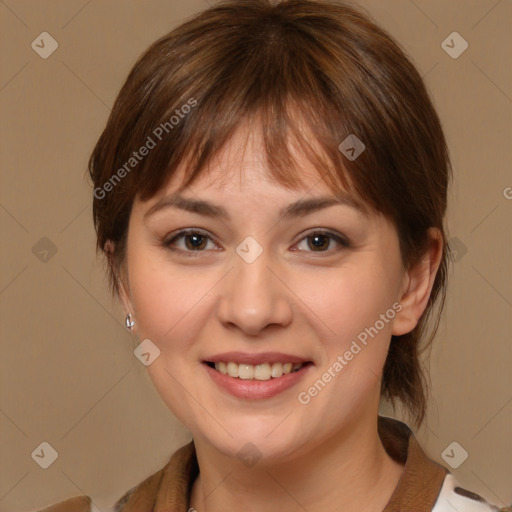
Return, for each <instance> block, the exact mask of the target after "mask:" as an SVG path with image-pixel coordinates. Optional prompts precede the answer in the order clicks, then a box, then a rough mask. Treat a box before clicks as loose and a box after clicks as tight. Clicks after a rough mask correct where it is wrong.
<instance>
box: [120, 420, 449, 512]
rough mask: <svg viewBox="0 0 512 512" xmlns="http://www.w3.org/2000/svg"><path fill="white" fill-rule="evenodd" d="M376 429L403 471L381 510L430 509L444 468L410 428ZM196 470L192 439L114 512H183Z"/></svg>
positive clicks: (389, 423)
mask: <svg viewBox="0 0 512 512" xmlns="http://www.w3.org/2000/svg"><path fill="white" fill-rule="evenodd" d="M378 431H379V436H380V438H381V440H382V444H383V445H384V447H385V449H386V451H387V452H388V453H389V455H390V456H391V457H393V459H395V460H396V461H397V462H400V463H402V464H405V468H404V472H403V473H402V477H401V478H400V481H399V482H398V485H397V487H396V489H395V492H394V493H393V495H392V496H391V499H390V500H389V502H388V504H387V505H386V508H385V509H384V510H383V512H403V511H404V510H414V512H431V510H432V508H433V507H434V504H435V502H436V500H437V498H438V496H439V493H440V491H441V487H442V485H443V481H444V478H445V476H446V474H447V469H446V468H444V467H443V466H441V465H439V464H437V463H436V462H434V461H432V460H430V459H429V458H428V457H427V456H426V455H425V453H424V452H423V450H422V449H421V447H420V445H419V444H418V441H417V440H416V439H415V437H414V434H413V433H412V431H411V430H410V428H409V427H408V426H407V425H405V424H404V423H402V422H400V421H398V420H395V419H392V418H386V417H384V416H379V418H378ZM198 473H199V467H198V465H197V459H196V452H195V446H194V442H193V441H191V442H190V443H188V444H187V445H185V446H182V447H181V448H180V449H178V450H177V451H176V452H175V453H174V454H173V455H172V457H171V459H170V460H169V462H168V463H167V464H166V466H164V467H163V468H162V469H161V470H160V471H158V472H156V473H154V474H153V475H151V476H150V477H149V478H147V479H146V480H144V481H143V482H142V483H141V484H139V485H138V486H137V487H135V488H134V489H132V490H131V491H129V493H127V494H126V495H125V496H124V497H123V498H121V500H119V501H118V503H117V504H116V508H115V509H114V510H115V512H146V511H148V510H152V511H154V512H171V511H172V512H187V511H188V507H189V496H190V490H191V488H192V484H193V483H194V480H195V478H196V477H197V475H198Z"/></svg>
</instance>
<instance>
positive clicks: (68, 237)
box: [0, 0, 512, 512]
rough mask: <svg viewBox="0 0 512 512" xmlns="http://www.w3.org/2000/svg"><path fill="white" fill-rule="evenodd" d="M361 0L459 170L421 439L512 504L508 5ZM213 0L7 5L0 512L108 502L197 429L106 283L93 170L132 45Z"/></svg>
mask: <svg viewBox="0 0 512 512" xmlns="http://www.w3.org/2000/svg"><path fill="white" fill-rule="evenodd" d="M359 4H360V5H362V6H364V7H366V8H367V9H368V10H369V12H370V14H372V15H373V16H374V17H375V18H376V20H377V21H378V22H380V23H381V24H382V25H383V26H384V27H385V28H387V29H388V30H390V32H391V33H392V34H393V35H394V36H395V37H396V38H397V39H398V40H399V42H400V43H401V44H402V45H403V46H404V47H405V49H406V50H407V51H408V52H409V54H410V55H411V56H412V58H413V60H414V62H415V63H416V65H417V66H418V68H419V69H420V71H421V72H422V74H423V75H424V76H425V80H426V82H427V85H428V87H429V89H430V91H431V93H432V95H433V99H434V102H435V104H436V106H437V108H438V110H439V113H440V116H441V119H442V122H443V124H444V127H445V130H446V134H447V137H448V141H449V144H450V148H451V153H452V158H453V164H454V171H455V183H454V187H453V188H452V190H451V194H450V210H449V218H448V226H449V231H450V237H451V238H452V243H453V245H454V247H456V248H457V250H458V253H457V254H458V255H457V258H458V261H457V262H456V263H455V264H454V266H453V272H452V276H451V285H450V289H449V297H448V301H447V307H446V315H445V317H444V319H443V323H442V325H441V327H440V331H439V334H438V336H437V338H436V344H435V347H434V350H433V352H432V358H431V380H432V394H433V399H432V401H431V403H430V408H429V414H428V419H427V425H426V426H425V427H424V428H423V429H421V430H420V431H419V432H418V437H419V439H420V441H421V442H422V444H423V447H424V448H425V450H426V451H427V452H428V453H429V455H430V456H431V457H432V458H433V459H435V460H437V461H439V462H441V463H443V464H444V465H446V462H444V461H443V459H442V457H441V454H442V452H443V451H444V450H445V448H446V447H447V446H448V445H449V444H450V443H452V442H453V441H457V442H458V443H459V444H460V445H461V446H462V447H463V448H464V449H465V450H466V451H467V452H468V453H469V457H468V459H467V460H466V461H465V462H464V463H463V464H462V465H461V466H460V467H459V468H458V469H456V470H453V473H454V474H455V475H456V477H457V478H458V479H459V481H460V482H461V483H462V484H463V485H465V486H466V487H468V488H470V489H472V490H474V491H476V492H479V493H480V494H482V495H483V496H485V497H486V498H488V499H490V500H492V501H495V502H496V503H497V504H499V505H501V506H503V505H505V504H510V503H511V502H512V468H511V461H512V441H511V438H512V436H511V435H510V432H511V431H512V428H511V427H512V380H511V372H510V368H511V363H512V358H511V351H512V343H511V341H512V322H511V318H512V271H511V265H510V263H511V262H512V229H511V227H512V222H511V219H512V200H511V199H510V196H512V189H510V188H507V187H512V172H511V167H510V141H511V138H510V136H511V129H510V128H511V113H512V80H511V69H510V57H511V55H510V48H511V43H512V40H511V39H512V38H511V35H510V34H511V32H510V26H511V21H512V3H511V2H510V1H509V0H501V1H498V0H478V1H477V0H467V1H460V0H457V1H456V0H450V1H446V0H435V1H433V0H431V1H427V0H414V1H413V0H393V1H389V0H388V1H386V2H382V1H369V0H368V1H361V2H359ZM207 5H208V2H207V1H206V0H167V1H157V0H151V1H149V0H148V1H138V2H137V1H134V0H123V1H121V0H105V1H100V0H91V1H87V0H51V1H44V2H43V1H40V0H4V1H2V2H0V19H1V21H0V23H1V25H0V34H1V38H2V41H1V42H2V46H1V49H2V51H1V55H2V61H1V75H0V105H1V118H2V123H1V134H0V145H1V192H0V227H1V237H2V245H1V252H0V257H1V260H0V265H1V267H0V268H1V275H0V307H1V321H0V329H1V334H2V357H1V374H0V375H1V381H0V382H1V391H0V432H1V437H0V453H1V454H2V464H1V469H0V512H6V511H13V512H20V511H24V510H31V509H37V508H40V507H43V506H45V505H47V504H50V503H53V502H55V501H58V500H61V499H64V498H66V497H69V496H73V495H76V494H88V495H90V496H92V497H93V499H94V502H95V504H96V505H97V506H98V507H100V508H101V507H105V508H106V507H107V506H111V505H112V504H113V502H114V501H115V500H116V499H117V498H119V497H120V495H121V494H122V493H124V492H125V491H126V490H128V489H129V488H130V487H132V486H133V485H135V484H136V483H139V482H140V481H142V480H143V479H144V478H146V477H147V476H149V474H151V473H152V472H154V471H156V470H158V469H159V468H160V467H162V466H163V465H164V464H165V462H166V461H167V460H168V457H169V455H170V454H171V453H172V452H173V451H174V450H175V449H176V448H177V447H179V446H180V445H182V444H184V443H185V442H186V441H188V440H189V438H190V437H189V434H188V432H187V431H186V430H185V429H184V428H183V427H182V426H180V425H179V424H178V423H177V421H176V420H175V419H174V417H173V416H172V414H171V413H170V412H169V411H168V410H167V408H166V407H165V405H164V404H163V402H161V401H160V398H159V396H158V395H157V393H156V391H154V390H153V388H152V384H151V382H150V380H149V378H148V376H147V375H146V373H145V368H144V367H143V365H142V364H141V363H140V362H139V361H138V360H137V359H136V358H135V357H134V355H133V353H132V350H133V348H134V347H135V346H136V345H137V344H138V341H137V340H136V339H135V338H132V337H131V336H130V335H129V334H128V333H127V332H126V330H125V328H124V327H123V321H124V318H123V314H122V311H121V309H120V308H119V307H118V306H117V305H115V304H113V302H112V300H111V299H110V297H109V295H108V292H107V289H106V285H105V278H104V273H103V269H102V267H101V264H100V262H99V261H97V260H96V257H95V251H94V244H95V239H94V232H93V226H92V221H91V218H92V215H91V197H92V195H91V188H90V185H89V184H88V182H87V180H86V179H85V178H84V176H85V172H86V162H87V157H88V155H89V153H90V151H91V150H92V147H93V145H94V143H95V140H96V138H97V137H98V136H99V134H100V132H101V130H102V128H103V126H104V124H105V122H106V119H107V116H108V114H109V109H110V106H111V105H112V103H113V101H114V98H115V96H116V94H117V92H118V90H119V88H120V86H121V84H122V82H123V80H124V78H125V77H126V75H127V73H128V71H129V69H130V67H131V65H132V64H133V63H134V61H135V59H136V58H137V57H138V55H139V54H140V53H141V52H142V51H143V50H144V49H145V48H146V47H147V46H148V45H149V44H150V43H151V42H152V41H153V40H155V39H156V38H157V37H159V36H161V35H163V34H164V33H166V32H168V31H169V30H170V29H172V28H173V27H174V26H175V25H176V24H178V23H179V22H180V21H181V20H183V19H184V18H185V17H187V16H189V15H191V14H193V13H195V12H197V11H199V10H201V9H203V8H205V7H207ZM43 31H47V32H49V33H50V34H51V35H52V37H53V38H55V40H56V41H57V42H58V44H59V46H58V49H57V50H56V51H55V53H53V54H52V55H51V56H50V57H49V58H47V59H43V58H41V57H40V56H39V55H38V54H37V53H36V52H35V51H34V50H33V49H32V48H31V43H32V41H33V40H35V39H36V38H37V36H38V35H39V34H40V33H41V32H43ZM453 31H457V32H459V33H460V34H461V35H462V37H463V38H464V39H465V40H466V41H467V42H468V43H469V47H468V49H467V50H466V51H465V52H464V53H463V54H462V55H461V56H460V57H458V58H457V59H453V58H451V57H450V56H449V55H448V54H447V53H446V52H445V51H444V50H443V49H442V47H441V42H442V41H443V40H444V39H445V38H446V37H447V36H448V35H449V34H450V33H451V32H453ZM507 191H508V194H507ZM506 195H508V196H509V199H507V198H506ZM43 237H46V238H47V239H49V240H50V241H51V242H49V241H48V240H43V241H42V242H40V239H42V238H43ZM38 243H39V245H36V244H38ZM34 246H35V247H36V248H35V249H34ZM53 246H54V248H53ZM55 249H56V251H57V252H56V253H55V254H53V252H54V251H55ZM45 251H47V252H45ZM45 258H46V259H47V260H48V261H46V262H45V261H43V260H44V259H45ZM383 410H384V412H386V409H383ZM43 441H46V442H48V443H50V445H51V446H52V447H53V448H54V449H55V450H56V451H57V452H58V458H57V460H56V461H55V462H54V463H53V464H52V465H51V466H50V467H49V468H48V469H46V470H45V469H42V468H41V467H39V465H38V464H36V462H35V460H34V459H33V458H32V457H31V454H32V453H33V451H34V450H35V449H36V448H37V447H38V446H39V445H40V443H42V442H43Z"/></svg>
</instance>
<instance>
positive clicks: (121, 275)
mask: <svg viewBox="0 0 512 512" xmlns="http://www.w3.org/2000/svg"><path fill="white" fill-rule="evenodd" d="M114 249H115V244H114V242H112V240H107V242H106V243H105V247H104V250H105V254H106V255H107V259H108V265H109V267H110V270H111V271H112V273H113V274H114V276H115V280H116V283H117V287H118V290H119V300H120V301H121V304H122V305H123V309H124V312H125V314H126V315H127V314H128V313H131V314H132V316H133V305H132V301H131V299H130V297H131V294H130V285H129V283H128V278H127V276H126V275H125V272H124V271H123V269H122V268H121V269H119V268H118V266H117V264H116V263H115V261H114ZM132 330H134V329H132Z"/></svg>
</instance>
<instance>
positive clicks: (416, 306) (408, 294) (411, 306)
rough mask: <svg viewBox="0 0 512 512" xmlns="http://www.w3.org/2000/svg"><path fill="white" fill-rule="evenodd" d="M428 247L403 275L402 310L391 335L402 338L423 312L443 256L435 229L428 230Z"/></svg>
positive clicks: (440, 240)
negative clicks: (421, 256)
mask: <svg viewBox="0 0 512 512" xmlns="http://www.w3.org/2000/svg"><path fill="white" fill-rule="evenodd" d="M428 235H429V240H430V241H429V246H428V249H427V251H426V253H425V254H424V256H423V258H421V260H420V261H419V262H418V263H417V264H416V265H414V266H413V267H412V268H410V269H409V270H407V271H406V273H405V275H404V281H403V287H402V294H403V295H402V298H401V300H400V303H401V305H402V309H401V310H400V311H399V312H398V313H397V315H396V317H395V319H394V322H393V329H392V331H391V333H392V334H393V335H394V336H402V335H403V334H407V333H409V332H411V331H412V330H413V329H414V328H415V327H416V325H417V324H418V321H419V319H420V317H421V315H422V314H423V312H424V311H425V308H426V307H427V303H428V299H429V297H430V293H431V291H432V287H433V285H434V280H435V277H436V274H437V271H438V269H439V265H440V263H441V258H442V255H443V238H442V235H441V232H440V231H439V229H437V228H430V229H429V230H428Z"/></svg>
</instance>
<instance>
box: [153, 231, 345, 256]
mask: <svg viewBox="0 0 512 512" xmlns="http://www.w3.org/2000/svg"><path fill="white" fill-rule="evenodd" d="M192 234H197V235H201V236H202V237H204V238H207V239H208V240H211V241H212V242H214V240H213V239H212V237H210V236H209V235H208V234H207V233H206V232H204V231H202V230H201V229H197V228H190V229H183V230H181V231H179V232H178V233H176V234H175V235H173V236H172V238H171V239H170V240H168V241H164V242H163V244H162V245H163V247H165V248H166V249H168V250H169V251H172V252H174V253H177V254H183V255H185V256H188V257H197V256H199V254H200V253H202V252H205V249H202V250H196V251H191V250H186V251H185V250H183V249H177V248H176V247H171V244H173V243H175V242H176V240H179V239H180V238H183V237H185V236H186V235H192ZM316 235H322V236H325V237H328V238H330V239H331V240H334V241H335V242H337V243H338V244H339V245H340V246H341V248H338V250H336V251H335V252H338V251H339V250H341V249H342V248H345V249H347V248H349V247H351V244H350V242H349V241H348V240H347V239H346V238H345V237H343V236H341V235H338V234H336V233H333V232H331V231H326V230H322V229H317V230H314V231H311V232H309V233H307V234H306V236H304V237H302V238H301V239H300V240H299V241H298V242H297V244H298V243H300V242H302V241H303V240H307V239H308V238H312V237H314V236H316ZM297 244H295V245H297ZM305 252H311V253H320V254H321V253H328V254H329V253H332V252H333V251H331V250H326V251H305Z"/></svg>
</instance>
